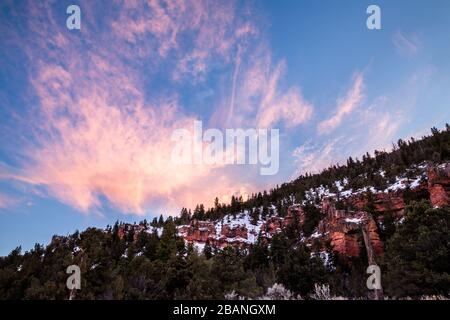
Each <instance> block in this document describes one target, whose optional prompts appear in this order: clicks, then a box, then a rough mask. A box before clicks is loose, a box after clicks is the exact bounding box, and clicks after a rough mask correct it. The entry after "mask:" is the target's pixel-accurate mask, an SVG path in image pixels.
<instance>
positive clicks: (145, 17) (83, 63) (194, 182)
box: [0, 0, 450, 255]
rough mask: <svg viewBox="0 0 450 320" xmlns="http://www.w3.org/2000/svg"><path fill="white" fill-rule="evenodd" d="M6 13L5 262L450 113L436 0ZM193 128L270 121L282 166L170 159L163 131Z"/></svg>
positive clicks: (406, 133)
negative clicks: (71, 15)
mask: <svg viewBox="0 0 450 320" xmlns="http://www.w3.org/2000/svg"><path fill="white" fill-rule="evenodd" d="M72 3H76V4H78V5H79V6H80V8H81V30H68V29H67V28H66V19H67V17H68V15H67V14H66V8H67V6H69V5H70V4H72ZM369 4H376V5H378V6H379V7H380V9H381V24H382V29H381V30H368V29H367V27H366V19H367V17H368V15H367V14H366V8H367V7H368V5H369ZM0 15H1V17H0V31H1V32H0V43H1V46H0V228H1V229H0V255H5V254H7V253H9V252H10V251H11V250H12V249H13V248H15V247H16V246H18V245H22V247H23V248H24V249H29V248H31V247H32V246H33V245H34V243H35V242H40V243H47V242H48V241H49V240H50V239H51V236H52V235H53V234H67V233H71V232H73V231H75V230H76V229H80V230H82V229H84V228H86V227H88V226H99V227H104V226H106V225H107V224H113V223H114V221H115V220H117V219H119V220H124V221H139V220H142V219H144V218H147V219H151V218H152V217H154V216H159V214H164V215H167V214H177V213H178V211H179V208H180V207H181V206H187V207H193V206H194V205H195V203H199V202H203V203H205V204H206V205H210V204H211V203H212V201H213V199H214V197H215V196H218V197H220V199H221V200H222V201H227V200H228V199H229V197H230V196H231V195H233V194H236V195H238V194H240V195H244V196H245V195H247V194H251V193H252V192H257V191H260V190H262V189H267V188H270V187H271V186H274V185H276V184H277V183H282V182H286V181H289V180H290V179H292V178H294V177H295V176H296V175H298V174H299V173H302V172H306V171H309V172H313V171H319V170H321V169H322V168H324V167H326V166H328V165H330V164H334V163H336V162H342V161H345V159H346V158H347V157H348V156H361V155H362V154H363V153H365V152H366V151H369V152H371V151H373V150H375V149H389V148H390V146H391V143H392V142H393V141H397V140H398V139H399V138H409V137H411V136H414V137H420V136H422V135H424V134H427V133H428V131H429V129H430V127H432V126H437V127H440V128H442V127H443V126H444V125H445V123H446V122H448V119H449V101H450V99H449V98H450V90H448V89H449V88H450V69H449V68H450V59H448V57H449V56H450V32H449V31H450V19H449V15H450V3H449V2H448V1H445V0H442V1H438V0H433V1H356V0H355V1H350V0H349V1H331V0H330V1H312V0H311V1H273V0H272V1H249V2H245V1H237V2H234V1H226V2H225V1H197V0H192V1H189V0H185V1H184V0H176V1H169V2H165V1H150V2H149V3H148V4H145V3H144V2H141V1H128V2H122V1H116V2H110V1H96V2H95V3H92V1H91V2H88V1H29V2H28V1H3V2H2V4H0ZM194 120H202V121H203V123H204V126H205V128H206V127H207V128H219V129H226V128H269V129H270V128H276V129H279V130H280V170H279V172H278V173H277V174H276V175H273V176H261V175H260V174H259V170H258V167H257V166H255V165H246V166H233V165H231V166H218V167H211V166H207V165H199V166H191V167H184V168H179V167H176V166H173V164H171V163H170V161H168V159H169V158H168V154H170V151H171V148H172V144H171V141H170V135H171V133H172V132H173V130H175V129H177V128H184V127H188V128H189V127H190V126H191V125H192V123H193V121H194Z"/></svg>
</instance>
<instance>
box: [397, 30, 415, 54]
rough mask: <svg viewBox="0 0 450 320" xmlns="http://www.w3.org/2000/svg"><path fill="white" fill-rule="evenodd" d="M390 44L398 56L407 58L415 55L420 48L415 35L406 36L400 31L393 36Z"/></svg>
mask: <svg viewBox="0 0 450 320" xmlns="http://www.w3.org/2000/svg"><path fill="white" fill-rule="evenodd" d="M392 42H393V44H394V46H395V48H396V49H397V51H398V52H399V53H400V54H402V55H407V56H413V55H415V54H417V52H418V51H419V49H420V46H421V42H420V39H419V37H418V36H417V35H407V34H405V33H404V32H402V31H400V30H398V31H397V32H395V33H394V34H393V36H392Z"/></svg>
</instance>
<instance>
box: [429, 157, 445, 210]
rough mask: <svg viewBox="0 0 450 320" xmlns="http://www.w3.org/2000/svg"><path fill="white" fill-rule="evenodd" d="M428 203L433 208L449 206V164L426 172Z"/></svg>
mask: <svg viewBox="0 0 450 320" xmlns="http://www.w3.org/2000/svg"><path fill="white" fill-rule="evenodd" d="M427 175H428V190H429V192H430V201H431V204H432V205H433V206H434V207H444V206H449V205H450V164H449V163H447V164H445V165H444V166H441V167H437V168H436V167H430V168H428V170H427Z"/></svg>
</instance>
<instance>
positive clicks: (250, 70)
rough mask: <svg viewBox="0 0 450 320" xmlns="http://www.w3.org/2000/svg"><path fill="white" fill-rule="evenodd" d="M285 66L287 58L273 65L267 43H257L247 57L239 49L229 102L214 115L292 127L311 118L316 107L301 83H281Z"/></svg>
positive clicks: (236, 122)
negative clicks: (289, 84) (262, 44)
mask: <svg viewBox="0 0 450 320" xmlns="http://www.w3.org/2000/svg"><path fill="white" fill-rule="evenodd" d="M285 70H286V64H285V62H284V61H281V62H278V63H277V64H276V65H275V66H273V64H272V61H271V56H270V51H269V50H268V49H267V48H266V47H265V46H258V47H257V48H256V50H255V49H253V52H252V53H250V54H249V55H248V56H245V57H244V56H243V54H241V51H238V55H237V57H236V59H235V67H234V71H233V78H232V87H231V92H230V97H229V99H228V101H229V104H228V106H225V107H223V108H221V110H219V114H218V115H215V117H216V118H217V119H219V120H216V122H217V121H220V119H223V118H226V119H227V124H228V125H232V126H251V127H257V128H271V127H274V126H277V125H278V126H280V127H286V128H291V127H295V126H297V125H299V124H302V123H305V122H306V121H308V120H309V119H310V118H311V116H312V113H313V109H314V107H313V105H312V104H311V103H309V102H308V101H306V99H304V97H303V96H302V94H301V90H300V88H299V87H298V86H289V87H284V86H283V85H282V84H281V80H282V78H283V76H284V73H285ZM224 113H225V114H224Z"/></svg>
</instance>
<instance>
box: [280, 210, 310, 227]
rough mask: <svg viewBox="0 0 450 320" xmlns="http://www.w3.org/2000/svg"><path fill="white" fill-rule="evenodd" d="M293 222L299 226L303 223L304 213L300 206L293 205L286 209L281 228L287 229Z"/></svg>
mask: <svg viewBox="0 0 450 320" xmlns="http://www.w3.org/2000/svg"><path fill="white" fill-rule="evenodd" d="M295 221H296V222H297V223H299V224H303V223H304V222H305V212H304V211H303V208H302V207H301V206H300V205H293V206H290V207H289V208H288V212H287V215H286V217H285V218H284V220H283V226H284V227H287V226H289V225H291V224H292V223H294V222H295Z"/></svg>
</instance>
